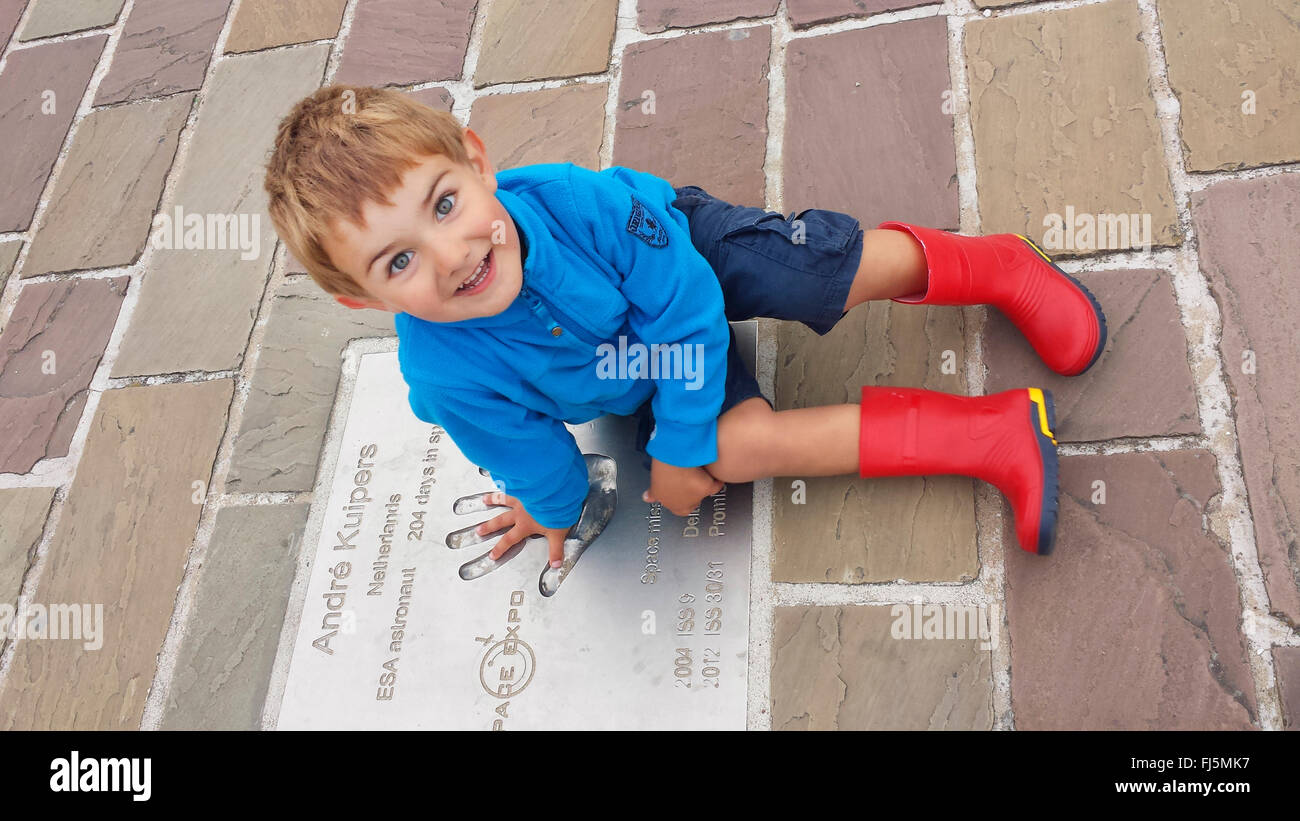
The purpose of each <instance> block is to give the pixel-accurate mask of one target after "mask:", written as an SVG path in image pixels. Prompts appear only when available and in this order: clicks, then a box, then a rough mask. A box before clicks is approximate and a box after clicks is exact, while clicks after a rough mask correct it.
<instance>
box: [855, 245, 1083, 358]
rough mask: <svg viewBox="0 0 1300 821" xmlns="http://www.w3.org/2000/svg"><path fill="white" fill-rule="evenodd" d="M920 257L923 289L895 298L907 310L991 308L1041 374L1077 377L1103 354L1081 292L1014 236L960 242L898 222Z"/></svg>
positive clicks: (1071, 279)
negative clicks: (1012, 328) (1038, 362)
mask: <svg viewBox="0 0 1300 821" xmlns="http://www.w3.org/2000/svg"><path fill="white" fill-rule="evenodd" d="M877 227H879V228H889V229H893V230H895V231H906V232H907V233H909V234H911V235H912V236H913V237H915V238H916V241H917V242H919V243H920V244H921V247H922V249H924V251H925V258H926V263H927V265H928V267H929V276H930V281H929V287H928V289H927V291H926V292H925V293H924V294H913V295H911V296H907V297H898V298H896V299H895V300H894V301H895V302H905V303H909V304H914V305H983V304H990V305H994V306H996V307H997V308H998V309H999V310H1000V311H1002V313H1004V314H1006V316H1007V318H1008V319H1010V320H1011V321H1012V322H1014V323H1015V325H1016V327H1017V328H1019V329H1020V331H1021V333H1023V334H1024V335H1025V337H1026V338H1027V339H1028V340H1029V344H1030V345H1032V346H1033V347H1034V350H1035V351H1036V352H1037V353H1038V356H1039V357H1040V358H1041V359H1042V360H1043V362H1044V363H1046V364H1047V367H1049V368H1051V369H1052V370H1054V371H1056V372H1057V373H1059V374H1063V375H1065V376H1077V375H1078V374H1081V373H1083V372H1084V371H1086V370H1088V369H1089V368H1091V367H1092V365H1093V363H1094V362H1096V361H1097V358H1098V357H1100V356H1101V352H1102V350H1103V349H1104V348H1105V347H1106V315H1105V314H1104V313H1102V310H1101V305H1099V304H1098V303H1097V299H1096V297H1094V296H1093V295H1092V294H1091V293H1090V292H1089V291H1088V289H1087V288H1085V287H1083V284H1082V283H1080V282H1079V281H1078V280H1077V279H1075V278H1074V277H1072V276H1070V275H1069V274H1067V273H1065V272H1064V271H1062V270H1061V269H1060V268H1058V267H1056V265H1055V264H1054V263H1053V262H1052V259H1051V257H1049V256H1047V254H1045V253H1043V252H1042V250H1041V249H1040V248H1039V247H1038V246H1037V245H1035V244H1034V243H1032V242H1030V241H1029V240H1028V239H1026V238H1025V237H1023V236H1021V235H1020V234H992V235H990V236H986V237H967V236H962V235H961V234H953V233H950V232H948V231H939V230H937V229H934V228H922V227H920V226H917V225H908V224H907V223H903V222H882V223H880V225H879V226H877Z"/></svg>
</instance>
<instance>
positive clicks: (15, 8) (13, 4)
mask: <svg viewBox="0 0 1300 821" xmlns="http://www.w3.org/2000/svg"><path fill="white" fill-rule="evenodd" d="M26 7H27V0H0V49H3V48H4V46H6V45H8V44H9V38H10V37H12V36H13V34H14V28H15V27H17V25H18V21H19V20H20V19H21V18H22V16H23V9H24V8H26Z"/></svg>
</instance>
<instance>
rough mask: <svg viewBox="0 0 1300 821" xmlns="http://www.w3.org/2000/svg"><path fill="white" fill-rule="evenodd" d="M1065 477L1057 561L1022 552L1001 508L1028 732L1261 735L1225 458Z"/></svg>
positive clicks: (1099, 464) (1158, 459)
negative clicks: (1221, 517) (1225, 511)
mask: <svg viewBox="0 0 1300 821" xmlns="http://www.w3.org/2000/svg"><path fill="white" fill-rule="evenodd" d="M1060 477H1061V478H1060V481H1061V494H1060V509H1059V519H1058V522H1059V524H1058V528H1059V529H1058V531H1057V537H1056V548H1055V550H1054V551H1053V553H1052V554H1051V555H1050V556H1035V555H1031V554H1029V553H1025V552H1024V551H1023V550H1021V549H1020V548H1019V547H1018V546H1017V545H1016V543H1015V534H1014V528H1013V527H1012V526H1011V525H1010V522H1012V519H1011V511H1010V508H1009V506H1007V505H1006V504H1005V502H1004V504H1003V507H1004V511H1003V522H1004V525H1003V532H1004V545H1003V547H1004V550H1005V551H1006V557H1007V561H1006V585H1007V594H1006V595H1007V617H1008V619H1007V620H1008V623H1009V624H1010V628H1011V646H1012V653H1011V706H1012V709H1013V710H1014V711H1015V715H1016V728H1017V729H1020V730H1055V729H1070V730H1193V729H1196V730H1229V729H1232V730H1249V729H1252V728H1253V727H1255V726H1256V717H1257V714H1258V713H1257V710H1256V706H1255V685H1254V681H1253V680H1252V678H1251V673H1250V666H1249V662H1248V660H1247V653H1248V648H1247V646H1246V639H1245V637H1244V636H1243V635H1242V625H1241V601H1240V594H1239V593H1238V591H1237V577H1236V573H1235V571H1234V569H1233V565H1232V557H1231V555H1230V551H1229V548H1228V546H1227V545H1225V544H1223V543H1221V542H1220V541H1219V539H1218V537H1217V536H1216V535H1215V534H1214V531H1212V530H1211V529H1210V528H1209V521H1208V514H1209V513H1210V512H1211V510H1212V509H1213V508H1214V507H1215V506H1217V504H1218V496H1219V493H1220V490H1219V482H1218V478H1217V472H1216V468H1215V460H1214V455H1213V454H1211V453H1210V452H1209V451H1204V450H1181V451H1166V452H1155V453H1121V454H1112V455H1108V456H1065V457H1061V467H1060ZM1098 482H1100V483H1103V484H1100V485H1099V484H1097V483H1098Z"/></svg>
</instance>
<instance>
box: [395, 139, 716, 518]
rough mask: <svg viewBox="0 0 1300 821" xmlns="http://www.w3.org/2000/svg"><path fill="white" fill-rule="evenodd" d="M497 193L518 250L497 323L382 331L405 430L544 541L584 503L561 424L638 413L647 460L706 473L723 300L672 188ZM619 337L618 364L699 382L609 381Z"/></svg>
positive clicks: (573, 184)
mask: <svg viewBox="0 0 1300 821" xmlns="http://www.w3.org/2000/svg"><path fill="white" fill-rule="evenodd" d="M496 178H497V191H496V196H497V199H498V200H500V202H501V204H502V206H503V207H504V208H505V209H506V211H507V212H508V213H509V214H510V217H511V218H512V219H513V220H514V223H515V227H516V228H517V229H518V231H519V234H520V237H521V240H522V241H523V242H522V245H523V247H522V249H521V250H522V252H523V254H524V263H523V286H522V288H521V289H520V292H519V295H518V297H516V299H515V300H514V302H513V303H511V304H510V306H509V307H507V308H506V309H505V310H504V311H502V312H501V313H499V314H497V315H495V316H486V317H474V318H472V319H464V320H460V321H457V322H428V321H426V320H423V319H419V318H418V317H414V316H411V315H410V314H407V313H398V314H397V315H396V316H395V321H394V324H395V327H396V329H397V335H398V362H399V364H400V367H401V371H402V377H403V378H404V379H405V381H406V383H407V385H408V387H409V389H410V390H409V400H410V404H411V410H412V411H413V412H414V413H415V416H416V417H417V418H419V419H420V420H422V421H424V422H428V423H430V424H436V425H440V426H442V428H443V429H445V430H446V431H447V434H448V435H449V436H450V437H451V439H452V441H453V442H454V443H455V444H456V447H458V448H459V449H460V450H461V452H462V453H464V454H465V456H466V458H468V459H469V460H470V461H471V462H473V463H474V464H476V465H478V466H479V467H481V468H483V469H485V470H487V471H488V473H489V474H491V476H492V479H493V481H494V482H496V483H497V484H498V486H499V487H503V488H504V490H505V492H506V493H508V494H510V495H511V496H514V497H515V498H517V499H518V500H519V501H520V503H522V504H523V506H524V508H525V509H526V510H527V511H528V513H529V514H530V515H532V516H533V518H534V519H536V520H537V522H538V524H541V525H542V526H544V527H553V528H559V527H569V526H571V525H572V524H574V523H575V522H576V521H577V520H578V516H579V514H580V513H581V512H582V503H583V500H584V499H585V498H586V496H587V469H586V466H585V463H584V461H583V458H582V453H581V452H580V451H579V449H578V446H577V443H576V442H575V441H574V439H573V435H572V434H571V433H569V431H568V429H567V428H565V426H564V423H565V422H569V423H571V424H575V425H576V424H581V423H583V422H589V421H591V420H592V419H595V418H596V417H599V416H603V415H605V414H617V415H620V416H628V415H631V414H632V413H634V412H635V411H636V409H637V408H638V407H640V405H641V404H642V403H643V402H645V401H646V400H647V399H650V400H651V409H652V410H653V412H654V416H655V429H654V432H653V434H652V437H651V440H650V442H649V444H648V445H647V446H646V450H647V452H648V453H649V454H650V455H651V456H653V457H654V458H656V459H658V460H659V461H661V462H665V463H667V464H670V465H677V466H679V467H697V466H700V465H707V464H709V463H711V462H714V461H716V460H717V458H718V454H717V426H718V413H719V411H720V410H721V409H722V400H723V388H724V385H725V383H726V367H727V346H728V343H729V341H730V335H729V332H728V327H727V319H726V316H725V314H724V312H723V300H722V288H721V286H720V285H719V284H718V280H717V277H716V276H715V275H714V273H713V271H712V269H711V268H710V267H709V264H708V262H707V261H705V259H704V257H703V256H701V255H700V253H699V251H697V250H696V249H695V246H694V245H692V244H691V235H690V225H689V223H688V222H687V220H686V215H685V214H683V213H682V212H680V211H678V210H677V209H675V208H673V207H671V204H672V202H673V200H674V199H676V196H677V195H676V193H675V192H674V191H673V187H672V186H671V185H670V184H669V183H668V182H667V181H665V180H663V179H660V178H659V177H656V176H653V175H651V174H646V173H644V172H640V171H634V170H632V169H629V168H622V167H619V166H615V167H613V168H607V169H605V170H604V171H600V172H596V171H592V170H590V169H586V168H583V167H581V166H578V165H574V164H573V163H547V164H540V165H530V166H525V167H522V168H513V169H508V170H504V171H501V172H499V173H498V174H497V175H496ZM620 336H624V337H626V339H625V340H624V346H625V347H624V350H629V351H635V350H636V349H635V348H634V347H633V346H634V345H635V344H636V343H641V344H642V345H644V346H645V347H646V348H649V347H650V346H651V345H652V344H655V345H660V346H667V345H680V351H681V352H682V353H685V352H687V351H689V352H691V355H692V356H693V355H694V354H695V353H696V352H701V353H702V361H701V362H698V363H697V367H698V368H699V372H700V373H701V374H702V379H700V378H696V379H688V378H684V377H685V372H684V371H680V370H679V371H678V372H677V373H671V372H669V373H665V372H664V371H667V370H669V369H668V368H666V367H662V366H659V367H656V368H655V372H654V373H655V375H657V377H658V378H656V379H651V378H647V377H649V376H650V375H651V374H650V372H649V369H648V368H646V369H643V370H642V371H641V374H643V375H641V376H640V378H637V376H638V375H637V374H636V373H635V370H636V369H635V368H634V367H632V368H628V369H627V370H622V371H615V370H614V369H613V368H611V367H610V364H611V363H612V362H614V361H616V360H615V359H614V356H615V355H614V353H612V352H613V351H616V350H618V349H619V337H620ZM606 343H607V344H606ZM602 346H603V347H602ZM687 346H690V347H689V348H688V347H687ZM696 346H699V347H696ZM668 350H671V349H668ZM624 361H625V362H626V361H631V357H625V358H624ZM642 361H643V362H646V361H648V360H647V359H645V358H643V359H642ZM658 361H659V362H662V363H665V364H666V363H667V362H668V359H667V358H666V357H665V358H663V359H659V360H658ZM629 371H633V372H634V373H633V374H632V375H630V376H627V377H626V378H619V376H621V375H623V374H626V373H628V372H629Z"/></svg>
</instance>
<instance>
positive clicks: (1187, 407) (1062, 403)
mask: <svg viewBox="0 0 1300 821" xmlns="http://www.w3.org/2000/svg"><path fill="white" fill-rule="evenodd" d="M1074 277H1075V279H1077V280H1079V281H1080V282H1082V283H1083V284H1084V287H1086V288H1087V289H1088V290H1089V291H1091V292H1092V294H1093V296H1095V297H1096V298H1097V301H1098V302H1100V303H1101V307H1102V310H1103V311H1104V312H1105V313H1106V324H1107V341H1106V349H1105V350H1104V351H1103V352H1102V354H1101V358H1100V359H1098V360H1097V361H1096V362H1094V363H1093V365H1092V367H1091V368H1090V369H1088V371H1087V372H1086V373H1083V374H1080V375H1078V376H1061V375H1060V374H1058V373H1056V372H1055V371H1053V370H1051V369H1050V368H1048V367H1047V366H1046V365H1044V364H1043V361H1042V360H1041V359H1039V358H1038V354H1036V353H1035V352H1034V349H1033V347H1031V346H1030V344H1029V341H1028V340H1027V339H1026V338H1025V336H1024V334H1022V333H1021V332H1020V329H1018V328H1017V327H1016V326H1015V325H1014V324H1012V322H1011V320H1009V319H1007V318H1006V317H1005V316H1004V315H1003V314H1002V313H1001V312H1000V311H998V310H997V309H996V308H990V309H989V313H988V322H987V323H986V324H985V326H984V341H983V348H984V364H985V366H986V367H987V368H988V373H987V376H986V377H985V382H984V392H985V393H998V392H1000V391H1005V390H1011V389H1012V388H1029V387H1034V388H1045V389H1047V390H1050V391H1051V392H1052V400H1053V403H1054V404H1055V407H1056V427H1055V428H1054V429H1053V432H1054V433H1055V434H1056V440H1057V441H1058V442H1095V441H1099V440H1102V439H1117V438H1120V437H1124V436H1177V435H1180V434H1188V433H1200V432H1201V424H1200V416H1199V412H1198V409H1197V405H1196V388H1195V384H1194V381H1193V378H1192V369H1191V366H1190V365H1188V364H1187V337H1186V335H1185V334H1184V333H1183V326H1182V319H1181V317H1180V315H1179V312H1178V303H1177V302H1176V301H1175V299H1174V289H1173V283H1172V281H1171V279H1170V276H1169V274H1168V273H1166V272H1164V271H1158V270H1149V269H1147V270H1138V271H1083V272H1081V273H1078V274H1075V275H1074Z"/></svg>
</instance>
